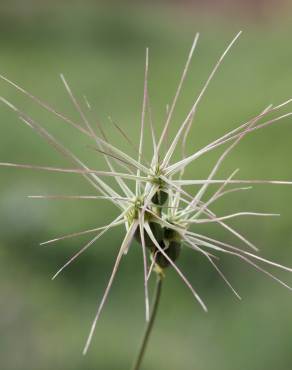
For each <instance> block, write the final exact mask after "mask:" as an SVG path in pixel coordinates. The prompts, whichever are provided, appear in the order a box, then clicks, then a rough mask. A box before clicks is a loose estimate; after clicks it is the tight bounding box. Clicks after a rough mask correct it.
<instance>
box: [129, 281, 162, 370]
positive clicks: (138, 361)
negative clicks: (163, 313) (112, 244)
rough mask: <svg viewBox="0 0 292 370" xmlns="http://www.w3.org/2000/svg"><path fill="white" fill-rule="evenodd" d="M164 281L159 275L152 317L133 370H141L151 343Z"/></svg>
mask: <svg viewBox="0 0 292 370" xmlns="http://www.w3.org/2000/svg"><path fill="white" fill-rule="evenodd" d="M162 280H163V277H162V276H161V275H160V274H159V275H158V277H157V281H156V288H155V293H154V301H153V306H152V311H151V315H150V320H149V321H148V323H147V326H146V330H145V333H144V335H143V339H142V343H141V346H140V350H139V353H138V356H137V358H136V360H135V362H134V366H133V367H132V370H139V369H140V366H141V363H142V360H143V356H144V354H145V351H146V347H147V344H148V341H149V337H150V334H151V331H152V328H153V324H154V321H155V317H156V314H157V309H158V306H159V301H160V296H161V288H162Z"/></svg>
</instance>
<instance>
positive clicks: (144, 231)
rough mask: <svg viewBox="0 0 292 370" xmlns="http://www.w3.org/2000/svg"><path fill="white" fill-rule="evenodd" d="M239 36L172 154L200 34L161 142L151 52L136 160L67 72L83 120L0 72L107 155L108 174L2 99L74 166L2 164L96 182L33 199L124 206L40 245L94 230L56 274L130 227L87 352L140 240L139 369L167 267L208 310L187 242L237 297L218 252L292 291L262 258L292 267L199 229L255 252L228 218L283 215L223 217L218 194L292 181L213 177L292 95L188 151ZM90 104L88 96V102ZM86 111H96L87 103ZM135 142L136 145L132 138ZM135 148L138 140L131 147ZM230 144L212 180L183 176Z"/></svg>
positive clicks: (194, 107) (270, 121)
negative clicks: (148, 140)
mask: <svg viewBox="0 0 292 370" xmlns="http://www.w3.org/2000/svg"><path fill="white" fill-rule="evenodd" d="M239 35H240V33H238V34H237V35H236V37H235V38H234V39H233V40H232V42H231V43H230V44H229V45H228V47H227V48H226V50H225V51H224V53H223V54H222V55H221V57H220V58H219V60H218V62H217V63H216V64H215V66H214V68H213V70H212V71H211V73H210V75H209V77H208V79H207V81H206V83H205V84H204V85H203V87H202V89H201V91H200V93H199V95H198V97H197V98H196V99H195V100H194V103H193V105H192V107H191V109H190V111H189V112H188V114H187V115H186V117H185V119H184V121H183V122H182V124H181V125H180V127H179V129H178V131H177V133H176V135H175V137H174V138H173V140H172V141H171V142H170V144H169V146H168V147H167V150H166V153H165V154H163V153H162V150H161V147H162V144H163V143H165V141H166V136H167V135H168V131H169V127H170V124H171V121H172V119H173V113H174V110H175V107H176V104H177V100H178V98H179V96H180V93H181V89H182V86H183V83H184V80H185V78H186V75H187V71H188V69H189V65H190V61H191V58H192V55H193V53H194V50H195V48H196V45H197V41H198V38H199V35H198V34H197V35H196V37H195V39H194V42H193V45H192V48H191V50H190V53H189V55H188V58H187V62H186V65H185V67H184V69H183V73H182V76H181V79H180V81H179V84H178V87H177V90H176V92H175V96H174V98H173V101H172V103H171V105H170V107H169V109H168V112H167V118H166V121H165V124H164V126H163V130H162V133H161V135H160V136H159V139H157V136H156V134H155V130H154V127H153V123H152V121H151V115H150V107H149V99H148V85H147V84H148V49H147V50H146V65H145V78H144V94H143V105H142V114H141V129H140V138H139V145H138V147H136V152H137V158H136V159H135V158H133V157H132V156H130V155H128V154H127V153H125V152H124V151H122V150H120V149H119V148H117V147H116V146H114V145H112V144H111V143H110V142H109V141H108V139H107V136H106V135H105V133H104V131H103V129H102V128H101V127H100V128H99V129H100V133H99V134H97V133H96V132H95V130H94V129H93V127H92V125H91V124H90V123H89V120H88V119H87V117H86V113H85V111H84V110H83V108H82V106H81V104H80V103H79V102H78V101H77V99H76V97H75V95H74V94H73V92H72V90H71V88H70V86H69V85H68V83H67V81H66V80H65V78H64V76H63V75H61V79H62V81H63V83H64V86H65V88H66V90H67V92H68V94H69V97H70V99H71V101H72V103H73V105H74V106H75V108H76V110H77V111H78V113H79V114H80V118H81V121H82V123H77V122H75V121H73V120H71V119H70V118H68V117H67V116H65V115H63V114H62V113H59V112H58V111H56V110H55V109H53V108H52V107H51V106H50V105H48V104H47V103H45V102H43V101H41V100H40V99H38V98H36V97H35V96H33V95H32V94H31V93H29V92H27V91H26V90H24V89H23V88H22V87H20V86H18V85H16V84H15V83H13V82H11V81H10V80H8V79H7V78H6V77H4V76H0V77H1V79H2V80H4V81H6V82H7V83H9V84H10V85H12V86H13V87H15V88H16V89H17V90H19V91H21V92H22V93H24V94H25V95H27V96H29V97H30V98H32V99H33V100H34V101H35V102H37V103H38V104H39V105H40V106H41V107H43V108H45V109H46V110H48V111H50V112H51V113H53V114H54V115H56V116H57V117H58V118H60V119H61V120H62V121H64V122H65V123H67V124H69V125H71V126H73V127H74V128H75V129H77V130H78V131H80V132H81V133H82V134H84V135H85V136H87V137H88V139H90V140H92V141H93V142H94V146H95V149H96V150H97V151H98V152H100V153H101V155H102V156H103V157H104V160H105V162H106V164H107V166H108V171H99V170H97V169H93V168H90V167H89V166H88V165H86V164H85V163H84V162H83V161H81V160H80V159H79V158H78V157H77V156H76V155H75V154H73V153H72V152H71V151H70V150H69V149H67V148H66V147H65V146H64V145H63V144H62V143H61V142H60V141H58V140H57V139H56V138H55V137H54V136H53V135H51V134H50V133H49V132H48V131H47V130H46V129H44V128H43V127H42V126H41V125H40V124H39V123H38V122H36V121H35V120H34V119H32V118H31V117H30V116H29V115H28V114H26V113H24V112H23V111H21V110H20V109H18V108H17V107H15V106H14V105H13V104H12V103H10V102H9V101H7V100H6V99H5V98H3V97H1V101H2V102H3V103H4V104H6V105H7V106H8V107H9V108H11V109H12V110H14V111H15V112H16V114H17V115H18V116H19V118H20V120H21V121H22V122H23V123H25V124H27V125H28V126H29V127H30V128H32V129H33V130H34V131H36V132H37V133H38V134H39V135H40V136H42V137H43V138H44V139H45V140H47V141H48V142H49V143H50V144H51V145H52V146H53V147H55V148H56V149H57V150H58V151H59V152H60V153H61V154H62V155H63V156H65V157H66V158H67V159H69V161H71V163H72V164H73V165H74V167H73V168H59V167H47V166H40V165H28V164H14V163H1V166H10V167H18V168H27V169H37V170H45V171H53V172H60V173H77V174H80V175H82V176H83V177H84V178H85V179H86V180H87V181H88V182H89V183H90V185H91V186H92V187H93V188H94V189H95V190H96V192H97V194H98V195H96V196H86V195H85V196H82V195H78V196H59V195H37V196H31V197H33V198H44V199H50V198H54V199H56V198H60V199H66V198H67V199H107V200H108V201H109V202H111V203H113V204H114V205H115V206H116V207H117V209H118V210H119V214H118V216H117V217H116V218H115V219H114V220H113V221H112V222H111V223H109V224H107V225H105V226H102V227H97V228H95V229H90V230H85V231H82V232H76V233H73V234H69V235H65V236H61V237H58V238H54V239H52V240H49V241H46V242H44V243H41V244H42V245H45V244H50V243H54V242H57V241H59V240H62V239H66V238H71V237H75V236H79V235H84V234H91V233H92V234H94V237H93V238H92V239H91V240H90V241H89V242H88V243H87V244H86V245H84V246H83V247H82V248H81V249H80V250H79V251H78V252H77V253H76V254H74V255H73V256H72V257H71V258H70V259H69V260H68V261H67V262H66V263H65V264H64V265H63V266H62V267H61V268H60V269H59V270H58V271H57V273H56V274H55V275H54V277H53V278H55V277H56V276H57V275H58V274H59V273H60V272H61V271H63V270H64V269H65V268H66V267H67V266H69V265H70V264H71V263H72V262H73V261H74V260H75V259H76V258H77V257H78V256H80V255H81V254H82V253H83V252H85V251H86V250H87V249H88V248H89V247H90V246H92V245H93V244H94V243H95V242H97V240H98V239H99V238H101V237H102V235H104V234H105V233H106V232H108V231H111V230H112V229H114V228H115V227H117V226H124V228H125V230H126V232H125V237H124V239H123V241H122V243H121V246H120V248H119V251H118V254H117V256H116V260H115V263H114V267H113V269H112V273H111V276H110V279H109V282H108V284H107V287H106V289H105V292H104V295H103V297H102V299H101V301H100V303H99V306H98V309H97V313H96V316H95V318H94V320H93V323H92V326H91V330H90V333H89V336H88V339H87V341H86V344H85V347H84V351H83V353H84V354H85V353H86V352H87V350H88V348H89V345H90V342H91V340H92V336H93V333H94V329H95V326H96V323H97V321H98V318H99V316H100V313H101V311H102V308H103V306H104V304H105V302H106V299H107V297H108V293H109V291H110V288H111V286H112V283H113V280H114V277H115V275H116V272H117V270H118V268H119V265H120V262H121V260H122V258H123V256H124V255H125V254H127V252H128V250H129V248H130V245H131V243H132V241H133V239H135V240H136V241H138V243H139V245H140V246H141V250H142V256H143V265H144V291H145V315H146V321H147V322H148V324H147V326H146V332H145V335H144V338H143V342H142V346H141V349H140V352H139V356H138V359H137V361H136V362H135V365H134V369H138V368H139V367H140V364H141V361H142V357H143V354H144V351H145V348H146V344H147V341H148V338H149V334H150V331H151V328H152V326H153V322H154V318H155V314H156V310H157V306H158V300H159V297H160V292H161V284H162V280H163V278H164V276H165V270H166V269H167V268H168V267H172V268H173V269H174V270H175V271H176V272H177V274H178V275H179V277H180V278H181V279H182V281H183V282H184V283H185V284H186V285H187V287H188V288H189V289H190V291H191V292H192V294H193V295H194V297H195V298H196V300H197V301H198V303H199V304H200V305H201V306H202V308H203V310H204V311H207V307H206V304H205V303H204V301H203V300H202V298H201V297H200V296H199V294H198V293H197V291H196V290H195V289H194V288H193V286H192V285H191V283H190V282H189V281H188V279H187V278H186V277H185V275H184V273H183V272H182V271H181V269H180V268H178V266H177V264H176V260H177V259H178V258H179V255H180V252H181V249H182V247H184V246H186V247H188V248H191V249H193V250H195V251H197V252H198V253H200V254H202V255H203V256H204V257H206V259H207V260H208V261H209V262H210V264H211V265H212V267H213V268H215V269H216V270H217V272H218V274H219V275H220V276H221V277H222V278H223V279H224V281H225V282H226V284H227V285H228V286H229V287H230V288H231V290H232V291H233V292H234V294H235V295H236V296H237V297H238V298H240V296H239V294H238V293H237V292H236V291H235V289H234V288H233V287H232V285H231V284H230V282H229V281H228V280H227V278H226V277H225V275H224V274H223V272H222V271H221V270H220V269H219V267H218V266H217V264H216V260H217V259H218V256H217V255H215V253H218V254H229V255H230V254H231V255H233V256H235V257H238V258H240V259H241V260H243V261H245V262H247V263H248V264H250V265H252V266H253V267H255V268H256V269H258V270H259V271H261V272H263V273H265V274H266V275H268V276H270V277H272V278H273V279H274V280H276V281H277V282H279V283H280V284H282V285H284V286H285V287H287V288H288V289H290V290H291V287H289V286H288V285H287V284H285V283H284V282H283V281H282V280H280V279H278V278H277V277H275V276H274V275H272V274H271V273H270V272H269V271H267V270H266V269H265V268H263V267H262V265H261V264H258V262H259V263H264V264H267V265H272V266H276V267H279V268H281V269H283V270H286V271H289V272H291V271H292V269H291V268H288V267H285V266H283V265H280V264H278V263H275V262H272V261H270V260H267V259H265V258H262V257H260V256H259V255H257V254H255V253H252V252H251V251H249V250H245V249H242V248H239V247H236V246H234V245H231V244H228V243H225V242H223V241H220V240H216V239H214V238H212V237H210V236H208V235H203V234H200V233H198V232H197V231H196V229H195V228H194V227H193V226H196V225H197V224H201V223H216V224H218V225H220V226H221V227H222V228H224V229H226V230H227V231H229V232H230V233H231V234H233V235H234V236H236V237H237V238H238V239H239V240H241V241H242V242H244V243H245V245H246V246H247V247H248V248H250V249H253V250H255V251H257V248H256V247H255V246H254V245H253V244H252V243H251V242H250V241H249V240H247V239H246V238H245V237H244V236H243V235H241V234H240V233H239V232H238V231H236V230H235V229H234V228H232V227H231V226H229V225H228V224H227V223H226V222H225V221H226V220H229V219H232V218H235V217H239V216H263V217H266V216H277V214H269V213H258V212H236V213H233V214H228V215H223V216H219V215H217V214H216V213H215V212H214V211H213V210H212V209H211V208H212V205H213V203H215V202H216V201H217V200H218V199H219V198H222V197H225V196H227V195H228V194H230V193H232V192H237V191H245V190H248V189H250V185H251V184H292V182H287V181H270V180H238V179H235V175H236V173H237V170H235V171H233V172H232V173H231V175H230V176H229V177H228V178H226V179H217V178H215V176H216V174H217V171H218V170H219V168H220V166H221V164H222V162H223V161H224V159H225V157H226V156H227V155H228V154H229V153H230V152H231V150H232V149H233V148H234V147H235V146H236V145H237V144H238V143H239V142H240V141H241V140H242V139H243V138H244V137H245V136H246V135H248V134H249V133H251V132H253V131H255V130H258V129H260V128H263V127H266V126H269V125H271V124H273V123H275V122H277V121H279V120H281V119H283V118H285V117H288V116H291V115H292V113H286V114H283V115H280V116H277V117H275V118H270V119H267V120H266V121H264V122H263V119H265V118H266V117H267V116H268V115H269V114H271V113H274V112H276V111H278V110H279V109H281V108H282V107H284V106H286V105H287V104H288V103H290V102H291V101H292V99H289V100H287V101H285V102H283V103H281V104H279V105H276V106H272V105H270V106H268V107H267V108H265V109H264V110H263V111H262V112H260V113H259V114H258V115H256V116H255V117H253V118H252V119H249V120H248V121H247V122H245V123H243V124H241V125H240V126H239V127H237V128H235V129H234V130H232V131H230V132H228V133H226V134H224V135H223V136H222V137H220V138H218V139H217V140H215V141H213V142H211V143H210V144H208V145H207V146H205V147H203V148H202V149H200V150H199V151H197V152H195V153H193V154H191V155H186V150H185V147H186V141H187V138H188V135H189V132H190V129H191V126H192V123H193V120H194V118H195V115H196V112H197V108H198V105H199V103H200V101H201V99H202V97H203V95H204V93H205V91H206V89H207V87H208V85H209V83H210V81H211V80H212V78H213V76H214V74H215V72H216V71H217V69H218V67H219V66H220V64H221V62H222V60H223V58H224V57H225V55H226V54H227V53H228V51H229V49H230V48H231V46H232V45H233V44H234V43H235V41H236V40H237V38H238V37H239ZM86 102H87V101H86ZM87 106H88V108H90V105H89V103H88V102H87ZM146 117H148V118H149V119H148V121H149V130H150V133H151V137H152V147H153V155H152V158H151V160H150V161H149V162H148V161H147V160H146V159H145V158H144V154H143V148H144V146H145V142H144V141H145V130H146ZM116 127H117V129H118V130H119V131H120V133H122V135H123V136H124V137H125V138H126V139H127V140H128V141H129V142H130V143H131V141H130V139H129V138H128V137H127V135H126V134H125V132H124V131H123V130H122V129H121V128H120V127H118V126H117V125H116ZM131 144H132V143H131ZM133 146H134V147H135V145H133ZM179 146H180V147H181V153H182V156H181V159H180V160H179V161H174V162H172V157H173V155H174V153H175V151H176V150H177V148H178V147H179ZM221 146H222V147H224V148H225V149H224V151H223V153H222V154H221V155H220V156H219V158H218V160H217V162H216V163H215V166H214V167H213V168H212V169H211V171H210V173H209V176H208V177H207V178H206V179H203V180H199V179H184V170H185V168H186V167H187V166H188V165H189V164H191V163H192V162H194V161H195V160H196V159H197V158H199V157H201V156H203V155H204V154H206V153H208V152H210V151H212V150H214V149H216V148H219V147H221ZM107 178H114V179H115V181H116V183H117V186H118V190H116V189H115V188H114V187H113V186H112V185H109V184H108V183H107V182H106V180H105V179H107ZM214 184H215V185H216V184H217V186H218V188H217V190H216V191H215V192H213V193H212V195H210V196H208V197H207V199H205V198H206V194H208V193H207V190H209V186H210V185H214ZM229 185H239V186H237V187H231V188H230V187H229ZM190 186H192V187H193V186H197V187H199V190H198V191H197V192H196V194H195V195H191V194H190V193H189V192H188V191H187V188H188V187H190ZM147 254H149V256H150V262H148V257H147ZM153 273H155V274H156V275H157V291H156V294H155V298H154V304H153V309H152V311H151V313H150V309H149V298H148V281H149V278H150V276H151V275H152V274H153Z"/></svg>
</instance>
